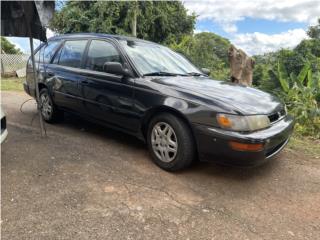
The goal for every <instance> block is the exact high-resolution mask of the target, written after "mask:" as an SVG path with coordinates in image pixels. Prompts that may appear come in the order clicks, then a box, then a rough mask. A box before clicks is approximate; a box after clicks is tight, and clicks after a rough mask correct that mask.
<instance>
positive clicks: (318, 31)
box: [307, 18, 320, 39]
mask: <svg viewBox="0 0 320 240" xmlns="http://www.w3.org/2000/svg"><path fill="white" fill-rule="evenodd" d="M307 33H308V36H309V37H310V38H315V39H320V18H318V24H317V25H315V26H311V27H309V29H308V32H307Z"/></svg>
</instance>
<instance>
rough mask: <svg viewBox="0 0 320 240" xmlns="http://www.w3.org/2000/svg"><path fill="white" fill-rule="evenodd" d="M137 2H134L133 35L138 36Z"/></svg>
mask: <svg viewBox="0 0 320 240" xmlns="http://www.w3.org/2000/svg"><path fill="white" fill-rule="evenodd" d="M137 10H138V9H137V3H135V4H134V9H133V14H132V26H131V29H132V36H134V37H136V36H137Z"/></svg>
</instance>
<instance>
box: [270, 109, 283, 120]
mask: <svg viewBox="0 0 320 240" xmlns="http://www.w3.org/2000/svg"><path fill="white" fill-rule="evenodd" d="M285 115H286V110H285V109H284V108H282V109H281V110H280V111H278V112H275V113H272V114H270V115H268V118H269V120H270V123H273V122H276V121H278V120H280V119H281V118H283V117H284V116H285Z"/></svg>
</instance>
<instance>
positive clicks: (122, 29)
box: [51, 1, 196, 43]
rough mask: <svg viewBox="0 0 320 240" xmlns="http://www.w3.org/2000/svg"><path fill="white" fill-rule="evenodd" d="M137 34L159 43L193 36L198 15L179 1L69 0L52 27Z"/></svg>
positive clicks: (73, 30)
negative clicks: (187, 35) (134, 29)
mask: <svg viewBox="0 0 320 240" xmlns="http://www.w3.org/2000/svg"><path fill="white" fill-rule="evenodd" d="M135 14H136V20H137V24H136V35H137V37H138V38H143V39H147V40H151V41H154V42H159V43H166V42H168V41H172V40H180V39H181V37H182V36H183V35H185V34H192V33H193V29H194V24H195V18H196V16H195V15H194V14H192V15H189V14H188V13H187V10H186V8H185V7H184V6H183V4H182V2H179V1H173V2H168V1H139V2H136V1H133V2H127V1H126V2H125V1H110V2H109V1H108V2H106V1H68V2H67V3H66V4H65V5H64V6H63V7H62V8H61V9H60V10H59V11H58V12H56V14H55V16H54V19H53V21H52V22H51V28H52V29H53V30H54V31H56V32H59V33H74V32H96V33H110V34H125V35H131V34H132V28H133V26H134V24H132V20H133V19H134V16H135Z"/></svg>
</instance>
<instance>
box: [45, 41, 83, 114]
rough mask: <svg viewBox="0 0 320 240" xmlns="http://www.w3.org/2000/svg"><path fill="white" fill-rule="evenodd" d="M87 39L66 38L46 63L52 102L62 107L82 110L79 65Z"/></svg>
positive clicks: (77, 110) (81, 61)
mask: <svg viewBox="0 0 320 240" xmlns="http://www.w3.org/2000/svg"><path fill="white" fill-rule="evenodd" d="M87 42H88V40H86V39H76V40H73V39H72V40H71V39H70V40H66V41H65V42H64V44H63V46H62V47H61V48H60V50H59V51H58V52H57V54H56V56H55V57H54V60H53V62H52V63H51V64H48V65H47V68H46V75H47V81H48V84H49V85H51V86H52V88H51V89H52V92H53V98H54V102H55V103H56V104H57V105H58V106H60V107H63V108H66V109H68V110H72V111H75V112H82V111H83V109H82V103H81V92H80V88H79V81H81V74H79V73H81V66H82V63H83V59H84V52H85V49H86V45H87Z"/></svg>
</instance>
